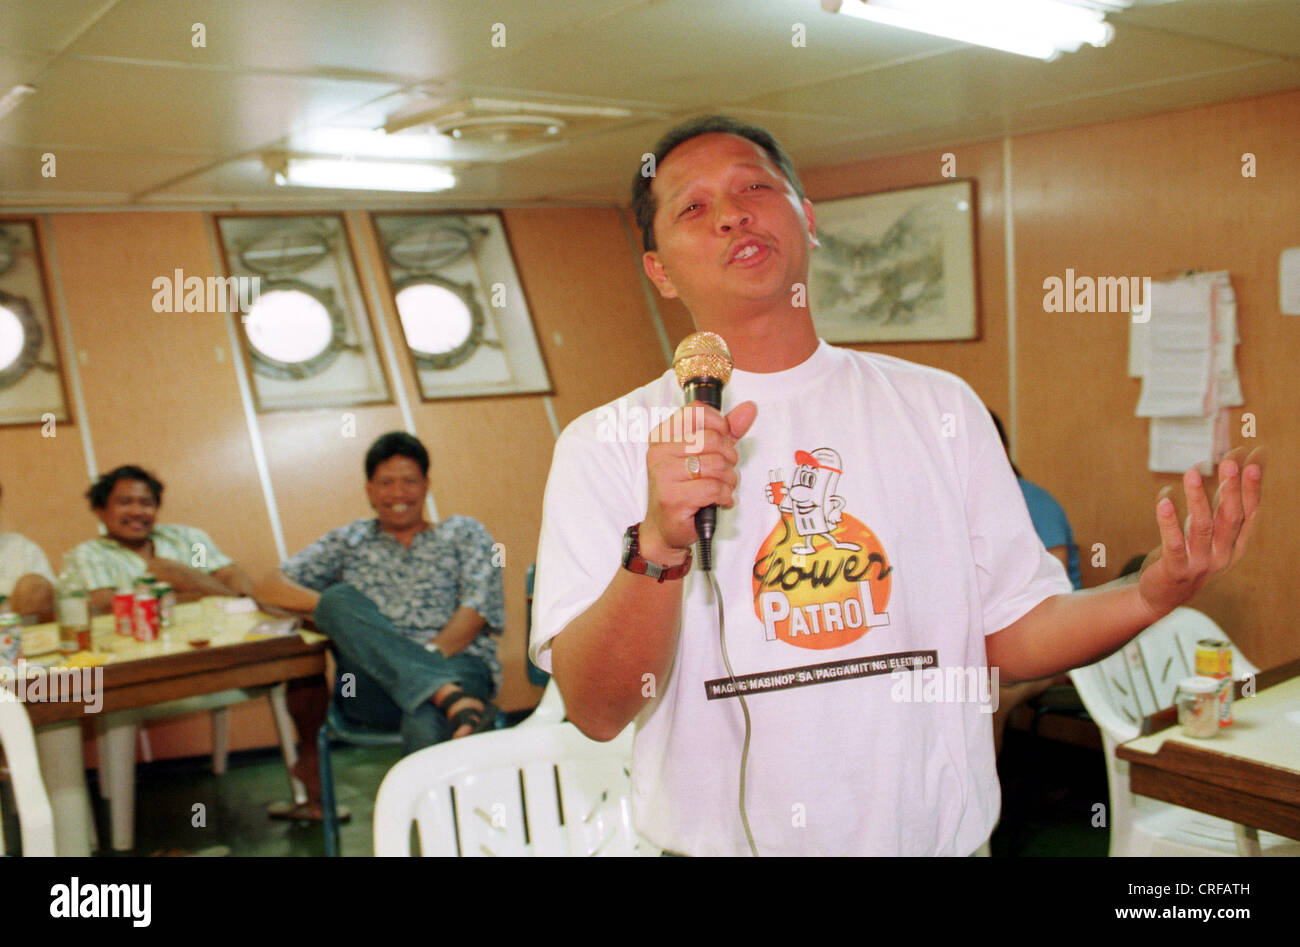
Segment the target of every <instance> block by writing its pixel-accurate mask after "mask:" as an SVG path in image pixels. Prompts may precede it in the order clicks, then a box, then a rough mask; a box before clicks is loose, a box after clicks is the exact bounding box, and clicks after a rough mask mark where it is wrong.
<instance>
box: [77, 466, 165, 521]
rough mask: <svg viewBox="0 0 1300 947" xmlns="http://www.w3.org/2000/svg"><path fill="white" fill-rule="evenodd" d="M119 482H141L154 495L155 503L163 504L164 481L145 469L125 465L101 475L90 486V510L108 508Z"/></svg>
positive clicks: (88, 494) (87, 497)
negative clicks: (110, 498)
mask: <svg viewBox="0 0 1300 947" xmlns="http://www.w3.org/2000/svg"><path fill="white" fill-rule="evenodd" d="M119 480H139V481H140V482H141V483H143V484H144V485H145V486H146V487H148V488H149V492H150V493H152V494H153V501H154V503H157V504H161V503H162V494H163V485H162V481H160V480H159V479H158V478H157V477H155V476H154V475H153V474H151V473H149V471H147V470H145V469H144V468H143V467H136V466H134V465H133V464H123V465H122V466H121V467H115V468H113V469H112V470H110V471H109V472H108V473H106V474H100V475H99V479H98V480H96V481H95V482H94V483H92V484H91V485H90V489H89V490H87V491H86V499H87V500H89V501H90V508H91V509H93V510H102V509H104V508H106V507H107V506H108V498H109V495H110V494H112V492H113V487H115V486H116V485H117V482H118V481H119Z"/></svg>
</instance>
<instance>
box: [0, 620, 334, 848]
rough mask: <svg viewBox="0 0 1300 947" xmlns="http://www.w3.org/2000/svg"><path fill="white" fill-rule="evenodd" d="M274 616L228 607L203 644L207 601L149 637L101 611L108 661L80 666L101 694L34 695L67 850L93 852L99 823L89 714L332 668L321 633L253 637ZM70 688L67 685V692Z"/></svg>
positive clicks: (98, 631) (39, 738) (32, 706)
mask: <svg viewBox="0 0 1300 947" xmlns="http://www.w3.org/2000/svg"><path fill="white" fill-rule="evenodd" d="M269 617H270V616H267V615H264V614H261V613H257V612H250V613H246V614H241V615H226V616H224V618H222V619H221V621H222V624H223V625H224V627H223V628H221V629H218V630H217V631H216V633H215V634H212V635H211V639H210V640H211V644H210V645H209V646H207V647H203V648H195V647H192V646H191V645H190V644H189V643H188V638H189V637H190V633H191V629H192V627H193V623H195V622H198V621H200V608H199V603H191V604H188V605H181V606H178V607H177V624H176V627H175V628H173V629H170V634H169V635H168V636H167V638H166V639H160V640H158V641H154V642H148V643H140V642H136V641H134V640H133V639H130V638H122V637H118V636H116V635H115V634H114V632H113V626H112V616H102V617H100V618H96V619H95V622H94V628H93V635H92V637H93V640H94V652H95V653H96V654H98V655H100V656H101V657H102V658H103V660H104V663H103V664H102V666H98V667H95V668H92V669H91V673H90V675H89V676H87V675H86V674H85V672H84V669H80V670H79V673H80V674H81V676H82V680H83V683H84V684H86V685H87V686H92V687H93V688H94V691H93V699H87V698H86V694H85V693H83V694H82V695H81V699H79V700H74V701H44V702H42V701H34V700H29V701H28V702H27V703H26V707H27V713H28V716H29V717H30V718H31V721H32V726H33V727H35V728H36V742H37V755H38V756H39V757H40V760H41V774H42V777H43V778H44V781H45V788H46V792H47V793H48V794H49V796H50V802H51V805H52V806H53V808H54V813H55V844H56V848H57V851H58V854H59V855H74V856H87V855H89V854H90V838H91V837H92V831H91V825H92V823H91V822H90V821H89V820H90V797H89V794H88V792H87V790H86V779H85V758H84V755H83V753H82V734H81V720H82V718H83V717H94V716H96V715H97V714H108V713H113V712H117V711H125V710H132V709H137V708H144V707H151V706H154V705H156V704H161V703H166V702H169V701H174V700H179V699H182V698H192V697H200V696H202V695H209V694H217V693H220V692H223V691H230V690H240V689H244V688H254V687H259V686H265V685H270V684H278V683H280V682H282V681H290V680H294V679H296V678H301V677H314V676H316V675H320V674H322V673H323V672H324V670H325V653H326V644H327V640H326V639H325V638H324V637H323V636H321V635H317V634H314V633H312V632H298V633H294V634H291V635H288V636H286V637H269V638H260V639H257V640H249V639H248V637H247V636H248V633H249V631H250V629H251V628H252V627H253V626H254V625H256V624H257V623H258V622H260V621H264V620H266V619H267V618H269ZM40 634H41V629H40V628H39V627H37V628H33V629H30V630H26V629H25V632H24V637H25V640H30V639H31V638H32V637H33V636H35V637H37V638H39V636H40ZM101 671H102V676H101V675H100V672H101ZM43 673H46V674H47V675H48V673H49V672H43ZM47 680H48V677H47ZM14 683H15V684H17V683H19V682H14ZM28 686H29V687H30V682H29V684H28ZM68 690H69V688H68V687H66V686H65V687H63V688H62V691H63V693H65V694H66V693H67V692H68ZM47 693H48V690H47Z"/></svg>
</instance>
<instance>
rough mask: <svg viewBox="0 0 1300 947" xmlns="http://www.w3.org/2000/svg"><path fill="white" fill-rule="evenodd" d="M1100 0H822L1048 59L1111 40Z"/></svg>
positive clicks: (833, 8)
mask: <svg viewBox="0 0 1300 947" xmlns="http://www.w3.org/2000/svg"><path fill="white" fill-rule="evenodd" d="M1101 6H1103V4H1100V3H1097V4H1087V5H1084V4H1083V3H1071V2H1067V0H869V2H868V0H822V7H823V9H826V10H828V11H830V12H832V13H835V12H837V11H838V12H840V13H846V14H848V15H849V16H852V17H857V18H858V19H862V20H870V21H872V22H875V23H884V24H886V25H888V26H896V27H899V28H901V29H905V30H914V31H916V32H920V33H928V34H930V35H932V36H943V37H945V38H947V39H955V40H958V41H959V42H963V43H971V44H973V45H976V46H988V47H991V48H993V49H1001V50H1005V51H1006V52H1009V53H1018V54H1019V55H1021V56H1033V57H1036V58H1038V59H1045V60H1051V59H1055V58H1056V57H1057V56H1059V55H1060V54H1061V53H1063V52H1071V53H1072V52H1074V51H1075V50H1077V49H1078V48H1079V47H1080V46H1081V45H1083V44H1084V43H1088V44H1090V45H1092V46H1105V45H1106V44H1107V43H1109V42H1110V41H1111V38H1112V37H1114V35H1115V28H1114V27H1113V26H1111V25H1110V24H1109V23H1107V22H1106V19H1105V13H1104V12H1102V10H1101V9H1098V7H1101ZM1104 6H1106V7H1107V8H1115V7H1118V6H1120V4H1119V3H1114V2H1111V3H1107V4H1104Z"/></svg>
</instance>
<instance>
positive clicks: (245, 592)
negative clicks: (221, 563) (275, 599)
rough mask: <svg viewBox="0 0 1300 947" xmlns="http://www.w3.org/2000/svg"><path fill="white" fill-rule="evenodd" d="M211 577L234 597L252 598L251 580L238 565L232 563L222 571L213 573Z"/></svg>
mask: <svg viewBox="0 0 1300 947" xmlns="http://www.w3.org/2000/svg"><path fill="white" fill-rule="evenodd" d="M212 575H213V577H214V578H215V579H217V580H218V581H219V582H221V583H222V584H223V585H225V586H226V588H228V589H230V591H231V592H233V593H234V594H235V595H242V596H247V597H249V598H252V597H253V580H252V579H250V578H249V577H248V573H247V572H245V571H244V570H243V569H241V568H239V565H238V563H234V562H232V563H231V564H230V565H228V566H226V567H225V568H224V569H218V570H217V571H215V572H213V573H212Z"/></svg>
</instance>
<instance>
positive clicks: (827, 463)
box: [767, 447, 862, 556]
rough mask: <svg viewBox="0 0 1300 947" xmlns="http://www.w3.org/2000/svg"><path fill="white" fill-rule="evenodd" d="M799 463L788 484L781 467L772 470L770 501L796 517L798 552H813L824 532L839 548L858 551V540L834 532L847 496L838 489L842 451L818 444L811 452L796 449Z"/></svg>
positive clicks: (800, 554) (800, 553) (795, 547)
mask: <svg viewBox="0 0 1300 947" xmlns="http://www.w3.org/2000/svg"><path fill="white" fill-rule="evenodd" d="M794 462H795V464H796V465H797V466H796V467H795V470H794V473H793V474H792V475H791V477H790V484H789V486H788V487H787V486H786V484H785V482H784V481H783V480H782V479H781V471H780V470H773V471H770V476H769V478H768V480H769V483H768V485H767V501H768V502H769V503H775V504H776V505H777V509H779V510H780V511H781V512H782V513H790V514H791V515H792V516H793V518H794V528H795V531H796V532H797V533H798V534H799V536H800V538H801V539H802V540H803V542H802V543H800V544H799V545H797V546H792V547H790V552H792V553H793V554H794V555H796V556H811V555H812V554H813V553H815V552H816V551H817V550H816V547H815V546H814V545H813V539H815V538H816V537H818V536H824V537H826V539H827V540H828V541H829V542H830V544H831V545H832V546H834V547H835V548H836V549H848V550H852V551H857V550H859V549H861V548H862V547H861V546H859V545H858V544H857V543H842V542H839V541H838V540H837V539H836V538H835V536H834V535H833V534H832V533H833V530H834V529H835V527H836V525H837V524H838V523H839V521H840V519H841V518H842V514H841V512H840V511H841V510H843V509H844V497H842V496H839V495H838V494H837V493H836V492H835V487H836V486H837V485H838V484H839V482H840V474H841V473H842V467H841V461H840V455H839V454H838V453H837V452H835V451H834V450H832V449H831V448H829V447H819V448H817V449H816V450H815V451H813V452H812V453H808V451H803V450H801V451H795V455H794Z"/></svg>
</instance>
